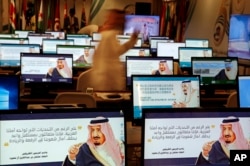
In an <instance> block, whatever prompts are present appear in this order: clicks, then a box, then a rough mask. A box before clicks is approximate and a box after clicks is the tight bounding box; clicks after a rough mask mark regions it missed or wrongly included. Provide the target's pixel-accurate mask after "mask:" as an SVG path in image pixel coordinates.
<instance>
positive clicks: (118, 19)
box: [90, 9, 138, 91]
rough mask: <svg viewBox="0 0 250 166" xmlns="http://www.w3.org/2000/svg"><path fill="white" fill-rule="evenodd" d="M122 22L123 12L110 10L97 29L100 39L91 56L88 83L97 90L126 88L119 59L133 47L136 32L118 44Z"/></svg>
mask: <svg viewBox="0 0 250 166" xmlns="http://www.w3.org/2000/svg"><path fill="white" fill-rule="evenodd" d="M124 22H125V11H123V10H118V9H110V10H108V11H107V13H106V20H105V21H104V24H103V25H102V26H101V27H100V28H99V32H100V34H101V36H102V38H101V40H100V42H99V44H98V46H97V48H96V50H95V53H94V55H93V66H92V69H93V70H92V71H91V78H90V79H91V81H90V82H92V84H93V86H94V87H97V88H98V90H102V91H107V90H108V91H120V90H123V89H125V88H126V85H125V82H126V81H125V77H124V75H125V73H124V72H125V71H124V68H123V66H122V63H121V62H120V59H119V57H120V55H122V54H124V53H125V52H127V51H128V50H129V49H131V48H133V47H134V45H135V43H136V42H137V37H138V32H134V33H133V34H132V35H131V37H130V39H129V40H128V41H127V42H125V43H123V44H120V43H119V41H118V40H117V35H119V34H120V35H121V34H123V30H124V29H123V28H124ZM94 84H95V85H94Z"/></svg>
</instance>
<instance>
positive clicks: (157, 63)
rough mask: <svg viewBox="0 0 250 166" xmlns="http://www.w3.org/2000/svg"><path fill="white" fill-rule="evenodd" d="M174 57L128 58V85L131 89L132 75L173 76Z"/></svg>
mask: <svg viewBox="0 0 250 166" xmlns="http://www.w3.org/2000/svg"><path fill="white" fill-rule="evenodd" d="M173 73H174V62H173V57H139V56H127V57H126V85H127V88H128V89H131V76H132V75H173Z"/></svg>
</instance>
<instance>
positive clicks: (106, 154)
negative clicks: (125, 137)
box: [63, 117, 125, 166]
mask: <svg viewBox="0 0 250 166" xmlns="http://www.w3.org/2000/svg"><path fill="white" fill-rule="evenodd" d="M108 121H109V120H108V119H107V118H104V117H97V118H95V119H93V120H91V121H90V124H89V125H88V130H89V135H88V139H87V142H86V143H83V144H81V143H80V144H76V145H73V146H71V147H70V149H69V154H68V156H67V158H66V160H65V161H64V163H63V166H74V165H77V166H90V165H95V166H103V165H104V166H122V165H124V159H125V152H124V144H123V142H122V141H118V140H117V139H115V136H114V133H113V131H112V128H111V126H110V124H109V122H108Z"/></svg>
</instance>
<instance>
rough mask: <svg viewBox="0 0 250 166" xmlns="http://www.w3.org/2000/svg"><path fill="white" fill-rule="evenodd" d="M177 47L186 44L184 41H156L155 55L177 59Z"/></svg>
mask: <svg viewBox="0 0 250 166" xmlns="http://www.w3.org/2000/svg"><path fill="white" fill-rule="evenodd" d="M179 47H186V44H185V43H184V42H158V43H157V57H163V56H172V57H173V58H174V59H175V60H178V59H179Z"/></svg>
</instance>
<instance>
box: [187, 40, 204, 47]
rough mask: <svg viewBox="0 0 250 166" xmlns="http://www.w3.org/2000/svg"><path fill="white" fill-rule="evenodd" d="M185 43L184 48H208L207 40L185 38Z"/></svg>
mask: <svg viewBox="0 0 250 166" xmlns="http://www.w3.org/2000/svg"><path fill="white" fill-rule="evenodd" d="M185 43H186V47H209V40H208V39H198V38H187V39H185Z"/></svg>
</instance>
